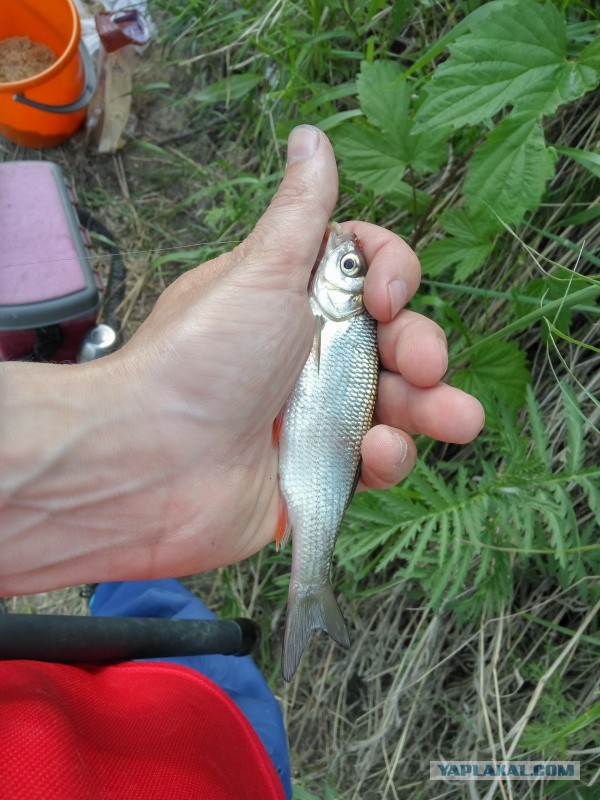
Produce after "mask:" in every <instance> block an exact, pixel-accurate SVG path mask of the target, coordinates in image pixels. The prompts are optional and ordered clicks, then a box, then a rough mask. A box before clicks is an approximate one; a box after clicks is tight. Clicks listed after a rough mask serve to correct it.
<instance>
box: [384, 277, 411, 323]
mask: <svg viewBox="0 0 600 800" xmlns="http://www.w3.org/2000/svg"><path fill="white" fill-rule="evenodd" d="M388 294H389V296H390V313H391V315H392V317H395V316H396V314H397V313H398V312H399V311H400V309H401V308H402V307H403V306H404V304H405V303H406V297H407V294H408V292H407V289H406V281H403V280H402V278H396V279H395V280H393V281H390V283H389V284H388Z"/></svg>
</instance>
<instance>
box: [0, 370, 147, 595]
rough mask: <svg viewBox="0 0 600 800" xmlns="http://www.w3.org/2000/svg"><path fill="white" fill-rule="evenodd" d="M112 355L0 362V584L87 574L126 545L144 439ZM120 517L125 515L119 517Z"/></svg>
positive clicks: (32, 584)
mask: <svg viewBox="0 0 600 800" xmlns="http://www.w3.org/2000/svg"><path fill="white" fill-rule="evenodd" d="M144 410H145V409H144V408H143V404H142V396H141V393H140V392H139V391H138V390H137V384H136V382H135V381H129V380H128V379H127V375H126V374H125V373H124V371H123V366H122V363H121V361H120V359H118V358H115V359H112V358H110V357H107V358H105V359H102V360H100V361H98V362H92V363H90V364H81V365H56V364H29V363H28V364H24V363H19V362H14V363H6V364H2V365H1V367H0V420H2V422H1V424H0V543H1V545H2V553H3V555H2V558H1V559H0V591H4V593H9V594H17V593H22V592H28V591H29V592H31V591H41V590H42V589H45V588H50V587H51V586H60V585H62V586H65V585H67V584H69V583H72V584H73V583H80V582H84V581H88V580H94V579H95V577H94V576H95V575H98V574H100V573H102V572H104V573H105V574H106V572H107V570H108V571H110V569H111V568H112V565H113V563H114V562H115V560H116V559H117V556H118V554H119V553H121V552H122V551H123V550H127V549H128V548H131V546H132V539H133V534H134V526H133V525H131V519H125V517H126V516H127V508H126V504H125V503H124V500H126V499H129V500H131V498H132V497H133V495H134V494H135V487H139V486H140V485H144V484H146V485H147V484H148V482H149V479H148V478H147V477H146V475H145V471H146V470H147V468H148V467H149V466H151V465H152V463H153V461H154V455H155V454H154V452H153V449H152V448H153V439H152V437H151V436H149V435H148V431H144V429H143V425H144V424H145V422H146V421H147V419H148V418H147V415H146V414H145V413H144ZM126 523H129V524H126Z"/></svg>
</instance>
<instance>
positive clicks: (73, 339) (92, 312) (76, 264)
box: [0, 161, 100, 361]
mask: <svg viewBox="0 0 600 800" xmlns="http://www.w3.org/2000/svg"><path fill="white" fill-rule="evenodd" d="M76 202H77V200H76V196H75V193H74V191H73V190H72V189H71V188H70V187H69V186H68V185H67V183H66V181H65V179H64V176H63V173H62V171H61V169H60V167H59V166H58V165H57V164H54V163H52V162H50V161H9V162H5V163H0V358H2V359H15V358H20V357H23V356H25V355H26V354H27V353H29V352H30V351H32V349H33V348H34V347H35V345H36V341H38V339H39V336H40V334H41V333H42V332H47V331H48V330H50V331H52V333H53V335H55V336H56V335H57V334H58V336H59V337H60V342H61V344H60V347H59V349H58V350H57V352H56V353H55V354H54V355H53V358H52V360H53V361H74V360H75V358H76V355H77V346H78V342H79V340H80V339H81V337H82V336H83V334H84V333H85V332H86V331H87V329H88V328H90V327H92V325H94V323H95V318H96V311H97V308H98V305H99V302H100V293H99V291H98V284H97V282H96V279H95V276H94V272H93V270H92V265H91V261H90V256H89V253H88V249H87V247H88V246H89V236H88V234H87V231H86V230H85V228H82V227H81V226H80V225H79V221H78V218H77V211H76V209H75V206H74V203H76ZM56 326H59V327H56Z"/></svg>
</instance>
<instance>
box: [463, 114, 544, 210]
mask: <svg viewBox="0 0 600 800" xmlns="http://www.w3.org/2000/svg"><path fill="white" fill-rule="evenodd" d="M555 160H556V155H555V153H554V151H553V150H551V149H550V148H548V147H546V143H545V141H544V132H543V130H542V127H541V125H540V124H539V122H537V121H536V120H535V119H531V118H526V117H524V116H523V115H516V116H515V115H512V114H511V115H510V116H509V117H506V118H505V119H504V120H502V122H501V123H500V125H498V127H497V128H495V129H494V130H493V131H492V132H491V133H490V134H489V136H488V137H487V139H486V141H485V142H484V143H483V144H482V145H481V146H480V147H479V148H478V149H477V150H476V151H475V153H474V154H473V156H472V158H471V162H470V168H469V174H468V175H467V178H466V180H465V183H464V188H463V191H464V194H465V195H467V205H468V208H469V209H470V210H471V211H472V212H473V213H475V214H476V213H478V212H479V213H481V212H482V211H484V210H485V209H486V208H488V207H490V208H491V209H492V210H493V211H494V212H495V213H496V214H497V215H498V216H499V217H500V219H502V221H503V222H505V223H517V222H520V221H521V220H522V219H523V217H524V216H525V212H526V211H528V210H530V209H533V208H537V206H538V204H539V201H540V199H541V197H542V195H543V193H544V190H545V188H546V181H548V180H549V179H550V178H551V177H552V175H553V174H554V162H555Z"/></svg>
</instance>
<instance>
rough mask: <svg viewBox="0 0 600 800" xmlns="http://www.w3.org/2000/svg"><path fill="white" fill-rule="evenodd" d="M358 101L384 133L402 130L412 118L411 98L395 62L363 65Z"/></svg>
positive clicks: (369, 117)
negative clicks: (409, 105)
mask: <svg viewBox="0 0 600 800" xmlns="http://www.w3.org/2000/svg"><path fill="white" fill-rule="evenodd" d="M356 86H357V89H358V99H359V100H360V105H361V108H362V110H363V111H364V113H365V115H366V117H367V119H368V120H369V122H371V123H372V124H373V125H376V126H377V127H378V128H381V130H382V131H383V132H384V133H392V132H393V131H398V130H402V129H403V126H405V124H406V120H407V118H408V102H409V95H408V92H406V91H405V89H406V84H405V82H404V80H403V77H402V72H401V70H400V67H399V65H398V64H397V62H395V61H374V62H373V63H372V64H368V63H367V62H366V61H363V62H362V64H361V65H360V75H359V76H358V77H357V79H356Z"/></svg>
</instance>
